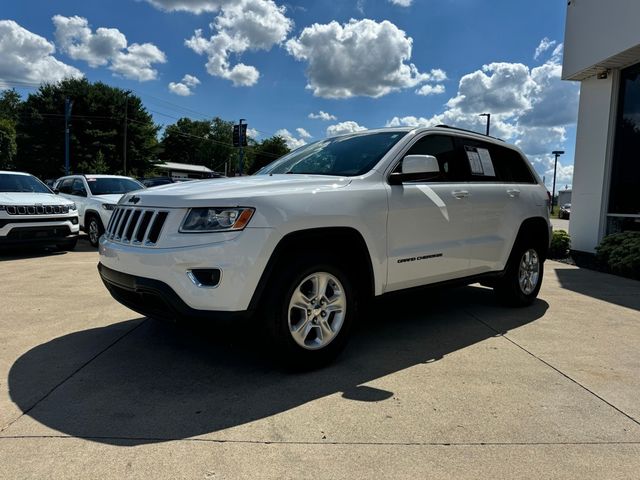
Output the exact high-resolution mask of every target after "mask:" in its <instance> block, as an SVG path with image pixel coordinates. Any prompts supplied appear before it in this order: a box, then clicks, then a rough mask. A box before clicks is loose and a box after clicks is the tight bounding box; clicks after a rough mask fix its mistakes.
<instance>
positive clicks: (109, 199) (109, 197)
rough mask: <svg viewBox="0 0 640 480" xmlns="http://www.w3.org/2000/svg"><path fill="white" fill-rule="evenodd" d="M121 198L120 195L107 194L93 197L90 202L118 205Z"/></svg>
mask: <svg viewBox="0 0 640 480" xmlns="http://www.w3.org/2000/svg"><path fill="white" fill-rule="evenodd" d="M121 198H122V194H121V193H108V194H105V195H94V196H92V197H91V199H92V200H97V201H99V202H102V203H118V202H119V201H120V199H121Z"/></svg>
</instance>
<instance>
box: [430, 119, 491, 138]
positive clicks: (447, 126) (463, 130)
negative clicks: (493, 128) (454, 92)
mask: <svg viewBox="0 0 640 480" xmlns="http://www.w3.org/2000/svg"><path fill="white" fill-rule="evenodd" d="M436 127H437V128H449V129H451V130H458V131H460V132H467V133H473V134H475V135H482V136H483V137H489V138H493V139H494V140H500V141H501V142H504V140H503V139H502V138H498V137H493V136H491V135H487V134H485V133H481V132H474V131H473V130H467V129H466V128H459V127H452V126H451V125H445V124H444V123H443V124H440V125H436Z"/></svg>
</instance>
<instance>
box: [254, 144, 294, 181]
mask: <svg viewBox="0 0 640 480" xmlns="http://www.w3.org/2000/svg"><path fill="white" fill-rule="evenodd" d="M252 150H253V152H252V153H253V162H252V164H251V166H250V167H249V169H248V172H249V173H255V172H257V171H258V170H260V169H261V168H262V167H264V166H265V165H268V164H270V163H271V162H273V161H274V160H277V159H278V158H280V157H281V156H283V155H286V154H287V153H289V152H290V151H291V150H290V149H289V147H287V142H286V141H285V140H284V138H282V137H280V136H278V135H275V136H273V137H270V138H265V139H264V140H262V142H260V143H258V144H257V145H255V147H253V148H252Z"/></svg>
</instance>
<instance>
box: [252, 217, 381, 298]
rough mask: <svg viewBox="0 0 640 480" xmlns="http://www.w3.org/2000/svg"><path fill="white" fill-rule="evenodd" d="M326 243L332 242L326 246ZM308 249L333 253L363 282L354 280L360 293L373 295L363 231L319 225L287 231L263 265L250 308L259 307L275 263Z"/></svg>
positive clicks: (371, 274) (277, 263) (369, 263)
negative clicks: (330, 246)
mask: <svg viewBox="0 0 640 480" xmlns="http://www.w3.org/2000/svg"><path fill="white" fill-rule="evenodd" d="M327 244H333V247H332V248H328V247H327ZM303 247H304V249H305V250H309V249H314V248H315V249H319V250H324V251H327V250H329V251H330V252H331V253H335V254H336V259H338V260H339V261H340V262H343V263H344V264H346V265H348V266H349V267H350V268H352V269H355V270H356V272H357V274H358V276H359V278H364V279H365V281H359V282H356V286H357V287H358V288H360V290H361V293H363V294H364V295H366V296H373V295H374V293H375V273H374V269H373V264H372V262H371V254H370V252H369V249H368V247H367V244H366V242H365V240H364V237H363V236H362V234H361V233H360V232H359V231H358V230H356V229H355V228H352V227H322V228H312V229H306V230H298V231H295V232H291V233H288V234H287V235H285V236H284V237H282V238H281V239H280V241H279V242H278V244H277V245H276V247H275V249H274V250H273V253H272V254H271V257H270V258H269V260H268V262H267V265H266V267H265V268H264V270H263V272H262V275H261V276H260V280H259V281H258V285H257V287H256V289H255V291H254V293H253V296H252V297H251V301H250V303H249V309H250V310H255V309H257V308H258V306H259V304H260V301H261V300H262V297H263V294H264V292H265V290H266V287H267V285H268V284H269V279H270V278H271V276H272V275H273V273H274V271H275V270H276V268H277V266H278V265H279V264H280V263H281V262H282V261H286V256H287V255H291V254H292V253H295V252H296V251H302V248H303Z"/></svg>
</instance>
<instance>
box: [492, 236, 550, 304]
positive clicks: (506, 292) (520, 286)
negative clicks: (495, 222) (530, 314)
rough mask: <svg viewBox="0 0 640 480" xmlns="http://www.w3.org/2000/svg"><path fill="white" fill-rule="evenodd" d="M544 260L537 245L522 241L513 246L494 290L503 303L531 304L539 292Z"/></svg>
mask: <svg viewBox="0 0 640 480" xmlns="http://www.w3.org/2000/svg"><path fill="white" fill-rule="evenodd" d="M543 274H544V260H543V258H542V257H541V255H540V251H539V249H538V247H537V246H534V245H531V244H527V243H522V244H520V245H516V246H515V247H514V251H513V254H512V255H511V258H510V259H509V264H508V265H507V270H506V272H505V274H504V276H503V277H502V278H501V279H500V280H498V281H497V282H496V284H495V287H494V291H495V293H496V295H497V296H498V298H499V299H500V300H501V301H502V302H503V303H505V304H507V305H510V306H514V307H524V306H527V305H531V303H533V301H534V300H535V299H536V297H537V296H538V292H540V287H541V286H542V276H543Z"/></svg>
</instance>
